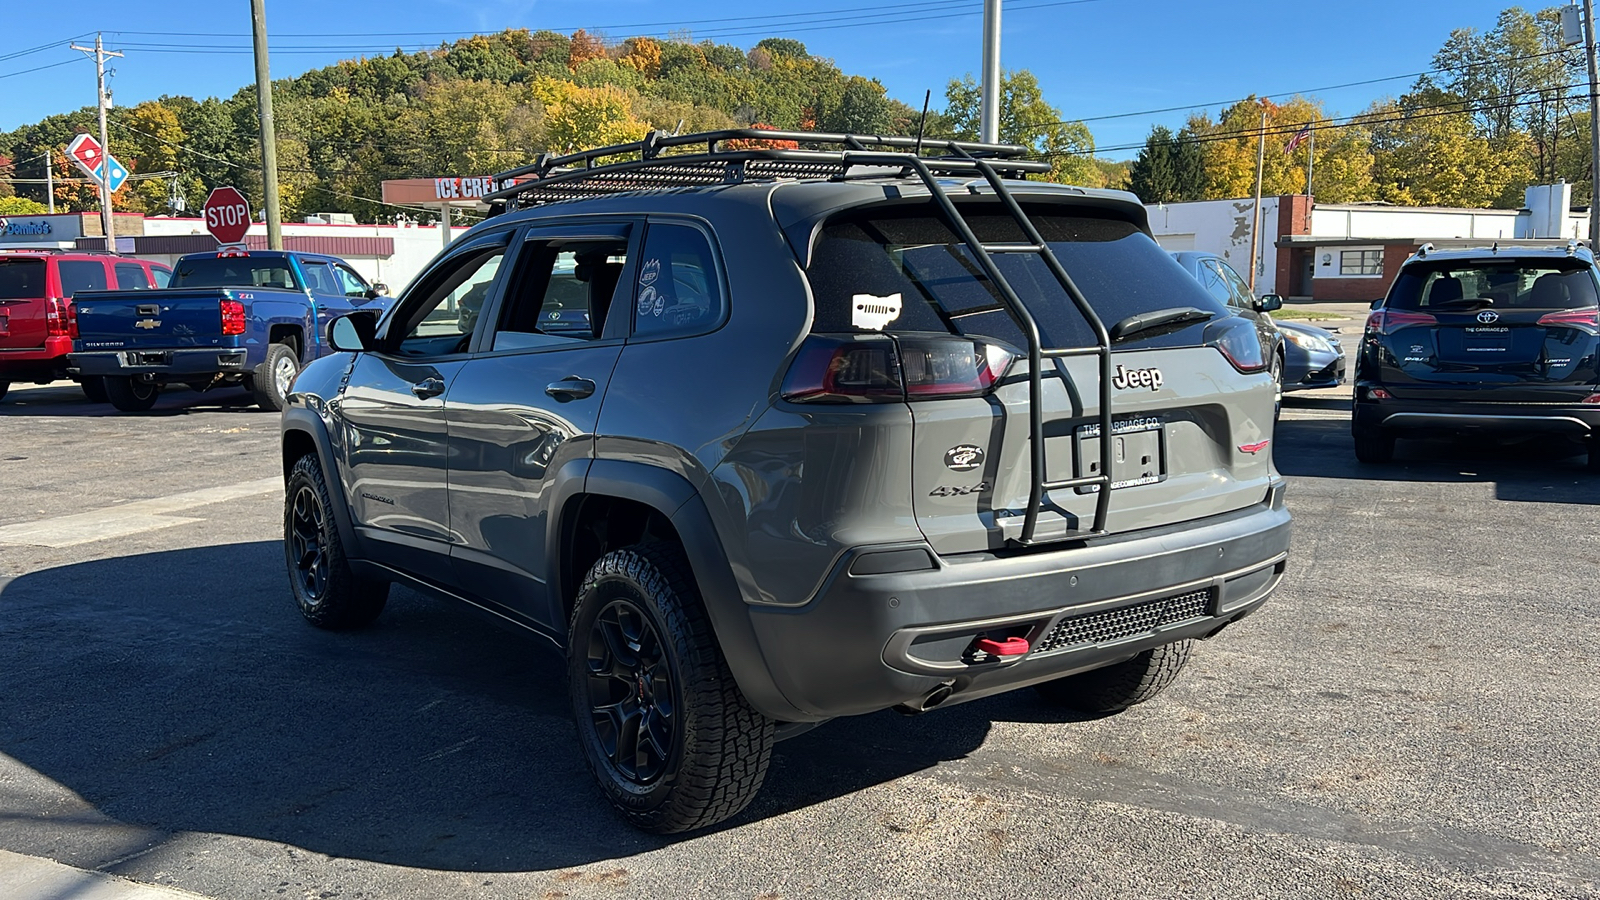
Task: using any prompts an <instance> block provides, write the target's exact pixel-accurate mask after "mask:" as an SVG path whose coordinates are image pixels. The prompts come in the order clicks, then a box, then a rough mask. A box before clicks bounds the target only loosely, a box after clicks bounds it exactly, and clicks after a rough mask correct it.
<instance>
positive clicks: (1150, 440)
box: [1072, 419, 1167, 494]
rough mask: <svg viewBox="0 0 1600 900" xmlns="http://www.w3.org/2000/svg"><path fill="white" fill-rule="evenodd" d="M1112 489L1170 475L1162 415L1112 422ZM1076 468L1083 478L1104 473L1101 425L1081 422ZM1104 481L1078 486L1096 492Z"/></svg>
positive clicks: (1075, 443)
mask: <svg viewBox="0 0 1600 900" xmlns="http://www.w3.org/2000/svg"><path fill="white" fill-rule="evenodd" d="M1111 440H1112V448H1111V466H1112V468H1111V489H1112V490H1117V489H1119V488H1126V487H1138V486H1139V485H1142V484H1156V483H1157V482H1160V481H1165V480H1166V477H1167V430H1166V427H1165V425H1164V424H1163V423H1162V421H1161V420H1160V419H1125V420H1123V421H1121V422H1116V423H1113V424H1112V426H1111ZM1072 455H1073V468H1074V470H1075V474H1076V476H1077V477H1079V478H1084V477H1088V476H1091V475H1099V474H1100V426H1099V424H1098V423H1096V424H1089V425H1080V426H1078V430H1077V431H1076V432H1075V433H1074V434H1073V448H1072ZM1098 490H1100V485H1098V484H1089V485H1084V486H1082V487H1079V488H1078V489H1077V491H1078V493H1080V494H1093V493H1095V492H1096V491H1098Z"/></svg>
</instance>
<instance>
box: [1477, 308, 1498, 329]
mask: <svg viewBox="0 0 1600 900" xmlns="http://www.w3.org/2000/svg"><path fill="white" fill-rule="evenodd" d="M1478 321H1479V322H1482V323H1483V324H1485V325H1487V324H1489V323H1490V322H1498V321H1500V314H1499V313H1497V312H1495V311H1494V310H1492V309H1486V310H1484V311H1483V312H1481V313H1478Z"/></svg>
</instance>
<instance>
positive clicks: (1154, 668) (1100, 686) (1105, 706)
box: [1033, 641, 1194, 714]
mask: <svg viewBox="0 0 1600 900" xmlns="http://www.w3.org/2000/svg"><path fill="white" fill-rule="evenodd" d="M1192 649H1194V641H1177V642H1175V643H1171V644H1163V645H1162V646H1160V647H1153V648H1151V649H1149V650H1146V651H1144V652H1143V653H1141V654H1139V655H1138V656H1135V657H1134V658H1133V659H1129V660H1124V661H1123V662H1119V663H1116V664H1115V665H1110V666H1106V667H1104V668H1100V669H1093V670H1091V671H1088V672H1081V673H1079V674H1077V675H1068V676H1067V677H1065V678H1057V679H1056V680H1055V681H1046V682H1045V683H1043V684H1037V685H1034V688H1033V689H1034V690H1035V691H1037V692H1038V694H1039V696H1040V697H1042V698H1043V699H1044V700H1045V702H1047V703H1049V704H1051V705H1052V706H1064V707H1067V708H1068V709H1076V710H1079V711H1080V712H1086V713H1094V714H1106V713H1114V712H1121V711H1122V710H1125V709H1127V708H1128V707H1130V706H1133V705H1134V704H1136V703H1143V702H1145V701H1146V700H1149V699H1150V698H1152V697H1154V696H1155V695H1157V694H1159V693H1161V692H1162V691H1164V690H1166V689H1167V687H1168V686H1169V685H1171V684H1172V683H1173V682H1174V681H1177V680H1178V673H1179V672H1181V671H1183V666H1184V663H1186V662H1188V661H1189V652H1190V651H1191V650H1192Z"/></svg>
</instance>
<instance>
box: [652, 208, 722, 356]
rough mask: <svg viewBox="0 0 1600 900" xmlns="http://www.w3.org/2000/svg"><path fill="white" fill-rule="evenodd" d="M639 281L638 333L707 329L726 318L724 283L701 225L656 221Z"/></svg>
mask: <svg viewBox="0 0 1600 900" xmlns="http://www.w3.org/2000/svg"><path fill="white" fill-rule="evenodd" d="M635 281H636V282H637V283H636V284H635V285H634V291H633V296H634V310H633V333H634V334H635V335H637V336H640V337H655V336H664V335H673V334H691V333H696V332H702V331H705V330H707V329H708V328H709V327H711V326H713V325H715V324H716V323H717V322H718V321H720V320H721V318H722V283H721V280H720V279H719V278H718V276H717V268H716V262H715V257H714V256H712V253H711V244H710V243H709V242H708V241H707V240H706V236H705V235H704V234H703V233H702V232H701V231H700V230H699V229H697V228H691V227H689V226H687V225H672V224H663V223H659V222H652V223H650V229H649V230H648V231H647V232H645V238H644V249H643V251H642V252H641V253H640V254H639V268H638V270H637V272H636V273H635Z"/></svg>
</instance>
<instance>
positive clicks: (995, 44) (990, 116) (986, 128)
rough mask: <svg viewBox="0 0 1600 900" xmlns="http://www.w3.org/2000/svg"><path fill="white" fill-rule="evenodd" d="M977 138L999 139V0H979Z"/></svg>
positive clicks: (986, 140)
mask: <svg viewBox="0 0 1600 900" xmlns="http://www.w3.org/2000/svg"><path fill="white" fill-rule="evenodd" d="M981 90H982V93H981V95H980V97H981V102H980V105H979V116H978V140H980V141H984V142H985V143H990V144H994V143H998V142H999V140H1000V0H983V86H982V89H981Z"/></svg>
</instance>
